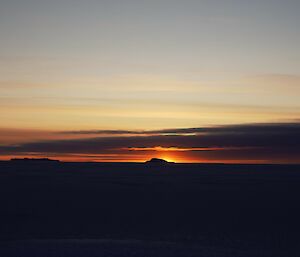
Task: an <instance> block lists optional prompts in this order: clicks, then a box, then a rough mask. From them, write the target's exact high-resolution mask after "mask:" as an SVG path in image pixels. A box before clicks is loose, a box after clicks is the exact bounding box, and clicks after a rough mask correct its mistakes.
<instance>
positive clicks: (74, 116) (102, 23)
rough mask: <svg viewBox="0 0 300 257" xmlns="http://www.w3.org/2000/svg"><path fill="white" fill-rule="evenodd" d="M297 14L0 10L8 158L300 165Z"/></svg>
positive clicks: (191, 8)
mask: <svg viewBox="0 0 300 257" xmlns="http://www.w3.org/2000/svg"><path fill="white" fill-rule="evenodd" d="M299 10H300V1H298V0H286V1H281V0H253V1H248V0H218V1H217V0H203V1H202V0H184V1H183V0H181V1H179V0H159V1H158V0H122V1H121V0H106V1H101V0H85V1H83V0H72V1H71V0H51V1H46V0H45V1H44V0H1V1H0V120H1V123H0V159H9V158H12V157H28V156H29V157H32V156H36V157H53V158H59V159H61V160H73V161H74V160H78V161H82V160H84V161H86V160H90V161H144V160H146V159H148V158H150V157H161V158H165V159H170V160H174V161H180V162H251V163H252V162H259V163H261V162H271V163H282V162H283V163H296V162H300V161H298V158H297V156H299V153H300V150H299V148H300V146H299V137H300V136H299V134H300V132H299V126H298V124H299V121H300V101H299V99H300V68H299V67H300V51H299V45H300V33H299V28H300V18H299ZM217 128H218V129H219V130H217V131H216V129H217ZM233 128H236V129H234V132H230V133H229V132H228V130H229V129H233ZM246 128H247V129H246ZM253 128H254V129H255V131H254V130H253ZM266 128H267V129H266ZM240 129H242V131H240ZM291 129H292V132H291V131H290V130H291ZM166 130H167V131H169V130H171V131H173V132H172V133H171V134H169V133H165V131H166ZM182 130H185V132H187V133H184V132H182ZM191 131H193V132H191ZM195 131H196V132H195ZM270 135H275V136H270ZM288 135H292V136H293V140H291V138H290V137H288ZM278 137H279V138H278ZM250 138H251V140H249V139H250ZM283 139H286V140H287V142H282V140H283ZM207 140H211V141H207ZM228 140H229V142H228ZM190 141H192V142H193V144H191V143H189V142H190ZM256 141H260V142H263V143H264V144H262V145H257V142H256ZM184 142H185V143H184ZM241 142H243V143H241ZM291 142H293V144H291ZM35 144H37V145H35ZM69 144H71V145H72V144H75V145H76V149H75V150H74V148H72V147H71V148H70V147H66V145H69ZM106 145H107V146H106ZM280 145H283V146H284V147H282V148H280ZM41 146H42V147H41ZM54 146H55V147H54ZM258 149H259V150H258ZM260 151H262V152H260Z"/></svg>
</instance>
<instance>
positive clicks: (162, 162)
mask: <svg viewBox="0 0 300 257" xmlns="http://www.w3.org/2000/svg"><path fill="white" fill-rule="evenodd" d="M146 163H147V164H157V165H164V164H170V163H174V162H168V161H166V160H164V159H159V158H152V159H151V160H149V161H146Z"/></svg>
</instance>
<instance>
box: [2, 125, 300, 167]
mask: <svg viewBox="0 0 300 257" xmlns="http://www.w3.org/2000/svg"><path fill="white" fill-rule="evenodd" d="M63 133H77V134H86V133H91V134H95V137H94V138H88V139H72V140H55V141H44V142H34V143H26V144H22V145H18V146H6V147H0V150H1V152H2V154H18V153H45V154H47V153H51V154H53V153H56V154H70V153H76V154H107V153H115V154H120V155H122V154H128V153H129V152H130V151H132V150H130V148H153V147H157V146H161V147H177V148H188V149H190V150H189V151H188V153H186V154H187V155H190V156H193V157H194V158H196V159H197V158H199V159H201V158H206V159H209V160H213V159H214V158H215V159H218V160H234V159H235V160H250V159H251V160H255V159H256V160H266V161H270V162H280V161H282V162H293V163H295V162H300V123H272V124H248V125H229V126H218V127H204V128H186V129H166V130H155V131H138V132H137V131H123V130H99V131H71V132H63ZM104 134H105V135H106V136H101V135H104ZM125 134H126V135H125ZM109 135H110V136H109ZM193 148H194V149H193ZM196 148H197V149H196ZM199 148H207V149H208V150H209V149H210V148H218V149H215V150H212V151H203V150H199ZM126 149H128V150H126Z"/></svg>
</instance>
